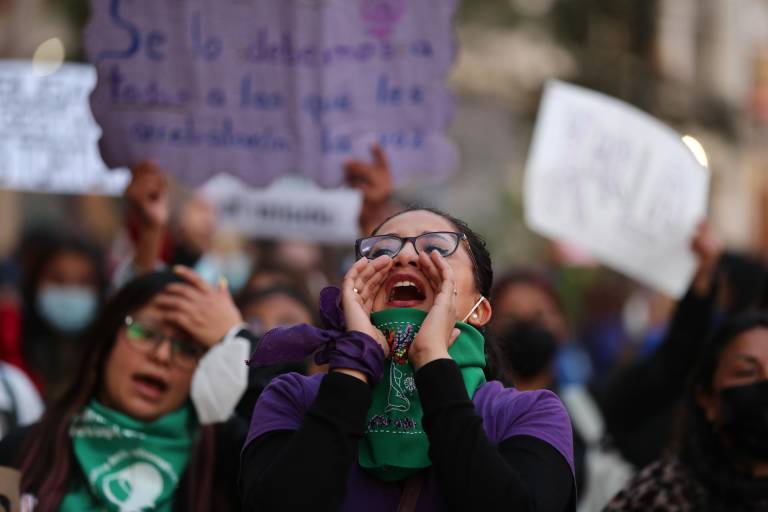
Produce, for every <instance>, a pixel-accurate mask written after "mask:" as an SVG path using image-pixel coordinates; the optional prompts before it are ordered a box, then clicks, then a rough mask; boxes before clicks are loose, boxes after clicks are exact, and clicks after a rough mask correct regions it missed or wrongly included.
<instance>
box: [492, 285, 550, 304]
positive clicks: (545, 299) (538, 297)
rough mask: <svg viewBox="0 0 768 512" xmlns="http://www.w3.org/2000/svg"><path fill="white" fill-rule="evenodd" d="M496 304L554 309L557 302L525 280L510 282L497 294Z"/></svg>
mask: <svg viewBox="0 0 768 512" xmlns="http://www.w3.org/2000/svg"><path fill="white" fill-rule="evenodd" d="M496 302H497V304H499V305H505V306H508V307H513V306H518V305H523V306H527V307H528V308H529V309H533V308H534V307H535V308H539V309H555V310H557V309H558V307H557V303H555V301H554V300H552V297H551V296H550V295H549V294H548V293H547V292H545V291H544V290H542V289H541V288H540V287H538V286H536V285H534V284H531V283H526V282H518V283H511V284H509V285H507V286H506V287H505V288H504V289H503V290H502V292H501V293H500V294H499V297H498V299H497V301H496Z"/></svg>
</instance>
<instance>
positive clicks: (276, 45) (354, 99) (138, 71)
mask: <svg viewBox="0 0 768 512" xmlns="http://www.w3.org/2000/svg"><path fill="white" fill-rule="evenodd" d="M456 5H457V1H456V0H420V1H418V2H406V0H194V1H185V2H179V1H178V0H134V1H126V0H110V1H104V0H93V1H92V2H91V11H92V15H91V21H90V24H89V26H88V27H87V30H86V49H87V52H88V55H89V58H90V60H91V62H93V63H94V64H95V65H96V68H97V71H98V77H99V81H98V85H97V87H96V90H95V91H94V93H93V94H92V96H91V105H92V109H93V112H94V116H95V117H96V119H97V121H98V123H99V124H100V125H101V127H102V128H103V130H104V137H103V138H102V140H101V141H100V147H101V153H102V156H103V157H104V160H105V161H106V163H107V164H108V165H109V166H110V167H115V166H121V165H126V166H130V165H132V164H134V163H136V162H138V161H141V160H145V159H152V160H154V161H156V162H157V163H158V164H159V165H160V166H161V167H162V168H163V169H167V170H168V171H169V172H171V173H173V174H175V175H177V176H179V177H180V178H182V179H183V180H184V181H186V182H187V183H189V184H191V185H198V184H201V183H203V182H204V181H205V180H206V179H207V178H208V177H210V176H213V175H215V174H217V173H219V172H227V173H231V174H234V175H237V176H239V177H240V178H242V179H243V180H244V181H246V182H248V183H250V184H251V185H256V186H264V185H266V184H268V183H270V182H271V181H272V180H273V179H274V178H276V177H277V176H281V175H301V176H304V177H306V178H309V179H311V180H313V181H315V182H316V183H318V184H320V185H321V186H324V187H336V186H339V185H341V184H342V183H343V175H342V166H343V163H344V162H345V161H347V160H349V159H351V158H365V157H367V155H368V154H369V150H370V146H371V145H372V144H373V143H374V142H378V143H380V144H381V145H382V146H383V148H384V150H385V151H386V152H387V155H388V157H389V160H390V163H391V167H392V172H393V177H394V179H395V182H396V183H401V182H403V181H406V180H408V179H411V178H414V177H418V178H423V179H431V180H438V179H440V178H442V177H444V176H446V175H448V174H450V173H452V172H453V171H454V170H455V168H456V166H457V152H456V149H455V147H454V146H453V144H452V143H451V142H450V141H449V140H448V139H447V137H446V136H445V133H444V131H445V128H446V125H447V123H448V121H449V118H450V114H451V101H450V95H449V93H448V91H447V89H446V86H445V83H444V79H445V76H446V75H447V73H448V71H449V69H450V67H451V65H452V62H453V58H454V53H455V38H454V34H453V28H452V17H453V14H454V12H455V10H456Z"/></svg>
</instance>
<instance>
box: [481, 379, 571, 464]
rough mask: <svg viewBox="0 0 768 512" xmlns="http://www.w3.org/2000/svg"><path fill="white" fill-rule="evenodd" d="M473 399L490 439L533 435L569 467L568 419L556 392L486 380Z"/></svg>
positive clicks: (569, 433)
mask: <svg viewBox="0 0 768 512" xmlns="http://www.w3.org/2000/svg"><path fill="white" fill-rule="evenodd" d="M473 401H474V402H475V407H476V408H477V411H478V412H479V413H480V415H481V416H482V418H483V425H484V427H485V431H486V433H487V434H488V437H489V438H490V439H491V440H492V441H493V442H495V443H497V444H498V443H501V442H502V441H504V440H505V439H509V438H510V437H513V436H531V437H536V438H538V439H541V440H542V441H544V442H546V443H548V444H550V445H551V446H553V447H554V448H555V449H556V450H557V451H558V452H560V454H561V455H562V456H563V457H565V460H566V461H568V464H569V465H570V466H571V470H573V468H574V465H573V431H572V427H571V420H570V418H569V417H568V412H567V411H566V410H565V406H563V404H562V402H561V401H560V399H559V398H558V397H557V395H555V394H554V393H552V392H551V391H547V390H537V391H524V392H521V391H518V390H516V389H514V388H504V386H502V385H501V383H499V382H489V383H487V384H485V385H484V386H483V387H481V388H480V389H479V390H478V391H477V393H476V394H475V398H474V400H473Z"/></svg>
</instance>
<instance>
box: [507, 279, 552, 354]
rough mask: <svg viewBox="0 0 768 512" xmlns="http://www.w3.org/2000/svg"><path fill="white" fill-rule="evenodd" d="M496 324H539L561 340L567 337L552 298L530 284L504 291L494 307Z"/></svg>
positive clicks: (515, 286)
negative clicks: (524, 322)
mask: <svg viewBox="0 0 768 512" xmlns="http://www.w3.org/2000/svg"><path fill="white" fill-rule="evenodd" d="M493 310H494V324H495V325H499V326H502V325H508V323H509V321H511V320H524V321H528V322H538V323H541V324H542V325H543V326H544V327H546V328H547V329H548V330H550V331H551V332H552V333H554V334H555V336H556V337H557V338H558V339H559V340H563V339H564V338H565V337H566V335H567V331H566V326H565V320H564V319H563V316H562V314H561V313H560V309H559V308H558V305H557V304H556V303H555V301H554V300H552V297H550V295H549V294H548V293H547V292H545V291H544V290H542V289H541V288H539V287H538V286H536V285H534V284H530V283H524V282H520V283H512V284H510V285H508V286H507V287H506V288H504V289H503V290H502V292H501V293H500V294H499V296H498V298H497V299H496V302H495V304H494V305H493Z"/></svg>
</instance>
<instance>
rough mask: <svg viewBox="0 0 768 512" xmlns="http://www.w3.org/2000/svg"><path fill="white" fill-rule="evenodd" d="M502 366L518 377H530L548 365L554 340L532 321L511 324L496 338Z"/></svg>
mask: <svg viewBox="0 0 768 512" xmlns="http://www.w3.org/2000/svg"><path fill="white" fill-rule="evenodd" d="M498 343H499V348H500V352H501V356H502V357H503V359H504V361H503V363H502V364H504V366H505V367H506V368H509V369H510V370H512V373H513V374H514V375H515V376H516V377H518V378H531V377H534V376H536V375H538V374H539V373H541V372H542V371H543V370H545V369H546V368H547V367H548V366H550V365H551V364H552V362H553V360H554V358H555V353H556V352H557V338H556V337H555V335H554V334H552V333H551V332H550V331H548V330H547V329H546V328H545V327H544V326H542V325H541V324H539V323H536V322H529V321H515V322H512V323H511V324H509V325H508V326H507V328H506V329H504V330H503V331H502V333H501V335H499V336H498Z"/></svg>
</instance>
